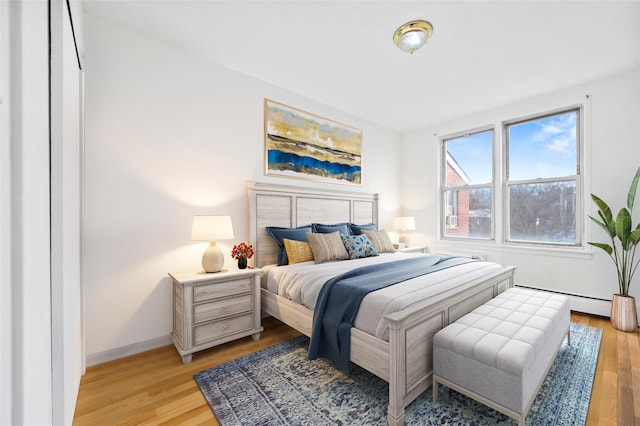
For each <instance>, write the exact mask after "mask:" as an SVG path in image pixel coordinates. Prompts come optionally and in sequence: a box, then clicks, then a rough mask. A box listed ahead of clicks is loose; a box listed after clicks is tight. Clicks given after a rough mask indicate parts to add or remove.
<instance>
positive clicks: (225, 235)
mask: <svg viewBox="0 0 640 426" xmlns="http://www.w3.org/2000/svg"><path fill="white" fill-rule="evenodd" d="M232 238H233V225H232V224H231V216H194V217H193V226H192V227H191V240H192V241H209V247H207V249H206V250H205V251H204V254H203V255H202V268H203V269H204V271H205V272H219V271H220V270H222V266H223V265H224V255H223V254H222V250H220V247H218V246H217V245H216V241H217V240H230V239H232Z"/></svg>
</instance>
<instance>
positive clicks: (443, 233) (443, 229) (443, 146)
mask: <svg viewBox="0 0 640 426" xmlns="http://www.w3.org/2000/svg"><path fill="white" fill-rule="evenodd" d="M485 132H491V181H490V182H487V183H482V184H467V185H452V186H447V158H448V154H447V141H450V140H452V139H459V138H461V137H466V136H471V135H475V134H478V133H485ZM495 145H496V129H495V126H493V125H490V126H483V127H477V128H475V129H472V130H466V131H462V132H457V133H452V134H449V135H446V136H443V137H442V138H441V139H440V152H441V154H440V155H441V161H440V168H441V176H440V179H441V182H442V184H441V185H440V197H439V198H440V204H441V208H440V214H441V220H440V225H439V229H440V238H441V239H444V240H460V241H495V234H496V222H495V212H496V205H495V202H496V197H495V187H496V185H495V181H496V166H495V163H496V150H495ZM483 188H488V189H489V190H490V191H491V200H490V207H491V232H490V236H489V237H462V236H456V235H447V229H459V227H458V222H457V218H456V226H455V227H448V220H447V217H448V215H447V207H448V204H447V192H450V191H451V192H456V193H458V194H459V193H460V191H465V190H466V191H471V190H474V189H483ZM457 204H458V203H457V202H456V206H457ZM456 216H459V215H456Z"/></svg>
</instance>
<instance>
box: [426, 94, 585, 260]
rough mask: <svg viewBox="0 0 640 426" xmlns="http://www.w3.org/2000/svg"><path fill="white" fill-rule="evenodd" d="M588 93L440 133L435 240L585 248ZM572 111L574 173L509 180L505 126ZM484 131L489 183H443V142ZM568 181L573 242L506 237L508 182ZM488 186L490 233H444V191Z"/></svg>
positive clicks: (534, 247)
mask: <svg viewBox="0 0 640 426" xmlns="http://www.w3.org/2000/svg"><path fill="white" fill-rule="evenodd" d="M588 101H589V96H588V95H587V96H586V100H584V101H582V100H578V101H576V102H573V103H571V102H568V103H567V104H565V105H564V106H561V107H556V108H553V107H552V108H546V109H544V110H541V111H538V112H535V113H531V114H525V115H520V116H518V117H515V118H509V119H507V120H499V121H498V120H496V121H495V122H493V124H490V125H486V126H481V127H476V128H473V129H470V130H464V131H459V132H452V133H447V134H446V135H443V136H440V137H439V138H438V139H439V143H440V156H441V158H440V161H439V165H440V168H441V170H440V185H439V187H440V188H439V201H438V202H439V203H440V206H439V209H438V211H439V212H440V218H439V224H438V230H439V234H440V235H439V240H441V241H443V242H444V241H458V242H465V243H471V244H473V243H483V242H484V243H494V244H497V245H499V246H508V247H512V248H514V249H515V248H522V249H544V248H547V249H553V250H559V251H563V252H565V253H569V252H572V253H573V252H575V250H578V249H581V250H584V249H586V241H587V240H588V236H587V235H586V234H585V232H586V231H585V220H584V215H585V202H586V201H585V200H586V199H587V195H588V194H587V190H588V188H587V186H586V181H585V176H584V170H585V167H586V165H587V161H588V160H587V158H586V156H585V152H586V151H587V150H588V140H587V138H588V135H587V134H586V122H587V121H588V112H589V111H588V107H589V103H588ZM573 111H575V112H576V174H575V175H570V176H562V177H553V178H545V179H533V180H519V181H509V177H508V173H509V164H508V159H509V156H508V155H509V153H508V149H509V144H508V135H507V132H508V126H510V125H514V124H519V123H524V122H529V121H535V120H540V119H544V118H546V117H552V116H554V115H560V114H563V113H567V112H573ZM485 131H493V143H492V158H493V161H492V182H491V183H490V184H489V185H483V184H477V185H476V184H474V185H462V186H447V180H446V173H447V169H446V167H447V148H446V142H447V141H449V140H451V139H456V138H460V137H462V136H465V135H472V134H476V133H481V132H485ZM567 180H571V181H574V182H575V197H576V199H575V222H576V223H575V239H576V241H575V243H563V242H554V241H530V240H513V239H511V237H510V217H509V215H510V211H509V210H510V194H509V188H510V185H513V184H514V183H517V184H522V183H544V182H545V181H548V182H560V181H567ZM483 187H488V188H490V191H491V236H490V238H489V237H464V236H459V235H455V236H452V235H447V200H446V194H447V191H454V190H458V191H459V190H471V189H477V188H483Z"/></svg>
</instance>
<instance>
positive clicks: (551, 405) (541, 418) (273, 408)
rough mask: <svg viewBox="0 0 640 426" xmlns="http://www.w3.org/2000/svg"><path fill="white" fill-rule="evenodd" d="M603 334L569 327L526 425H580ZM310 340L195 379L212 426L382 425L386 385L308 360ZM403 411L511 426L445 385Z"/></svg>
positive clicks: (422, 417)
mask: <svg viewBox="0 0 640 426" xmlns="http://www.w3.org/2000/svg"><path fill="white" fill-rule="evenodd" d="M601 340H602V330H600V329H597V328H593V327H588V326H584V325H580V324H573V323H572V324H571V346H568V345H567V344H566V341H565V344H563V345H562V347H561V348H560V351H559V353H558V356H557V357H556V360H555V361H554V363H553V365H552V367H551V369H550V371H549V374H548V375H547V378H546V379H545V381H544V383H543V385H542V388H541V389H540V392H539V393H538V395H537V396H536V399H535V401H534V403H533V405H532V407H531V410H530V411H529V414H528V415H527V419H526V423H527V424H528V425H584V423H585V421H586V417H587V411H588V409H589V399H590V396H591V388H592V385H593V378H594V375H595V369H596V363H597V361H598V353H599V351H600V342H601ZM308 344H309V340H308V339H307V338H306V337H304V336H301V337H297V338H295V339H292V340H289V341H287V342H284V343H280V344H278V345H275V346H272V347H270V348H266V349H263V350H261V351H259V352H256V353H253V354H250V355H247V356H244V357H242V358H238V359H236V360H233V361H231V362H228V363H225V364H221V365H219V366H216V367H213V368H210V369H208V370H205V371H202V372H200V373H198V374H196V375H195V376H194V378H195V380H196V382H197V383H198V386H200V390H202V393H203V395H204V397H205V398H206V400H207V402H208V403H209V406H210V407H211V409H212V410H213V413H214V414H215V416H216V418H217V419H218V422H220V424H221V425H222V426H228V425H314V426H315V425H356V424H358V425H381V426H382V425H386V424H387V415H386V411H387V404H388V402H389V399H388V389H389V386H388V384H387V383H386V382H385V381H383V380H381V379H379V378H378V377H376V376H374V375H373V374H371V373H369V372H367V371H365V370H363V369H362V368H359V367H357V366H354V368H352V374H351V376H346V375H344V374H343V373H341V372H340V371H338V370H337V369H336V368H334V367H333V366H332V365H331V364H330V363H329V362H327V361H325V360H322V359H320V360H315V361H309V360H308V359H307V348H308ZM431 396H432V395H431V388H429V389H428V390H427V391H426V392H424V393H423V394H422V395H421V396H420V397H418V399H416V400H415V401H414V402H413V403H411V405H409V407H407V414H406V419H405V424H407V425H436V424H437V425H495V424H505V425H511V424H513V425H515V424H516V422H515V421H514V420H512V419H510V418H508V417H506V416H504V415H503V414H500V413H498V412H497V411H495V410H492V409H491V408H488V407H485V406H484V405H482V404H480V403H477V402H475V401H473V400H471V399H469V398H467V397H465V396H463V395H461V394H459V393H457V392H455V391H452V390H450V389H449V388H447V387H446V386H440V401H439V402H438V404H436V405H434V404H433V403H432V401H431Z"/></svg>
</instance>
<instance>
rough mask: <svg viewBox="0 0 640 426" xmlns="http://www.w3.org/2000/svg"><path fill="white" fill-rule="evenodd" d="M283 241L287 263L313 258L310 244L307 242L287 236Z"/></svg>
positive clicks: (306, 260)
mask: <svg viewBox="0 0 640 426" xmlns="http://www.w3.org/2000/svg"><path fill="white" fill-rule="evenodd" d="M283 241H284V248H285V250H286V251H287V257H288V258H289V265H292V264H294V263H300V262H308V261H309V260H313V253H312V252H311V246H309V243H306V242H304V241H296V240H289V239H287V238H285V239H284V240H283Z"/></svg>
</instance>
